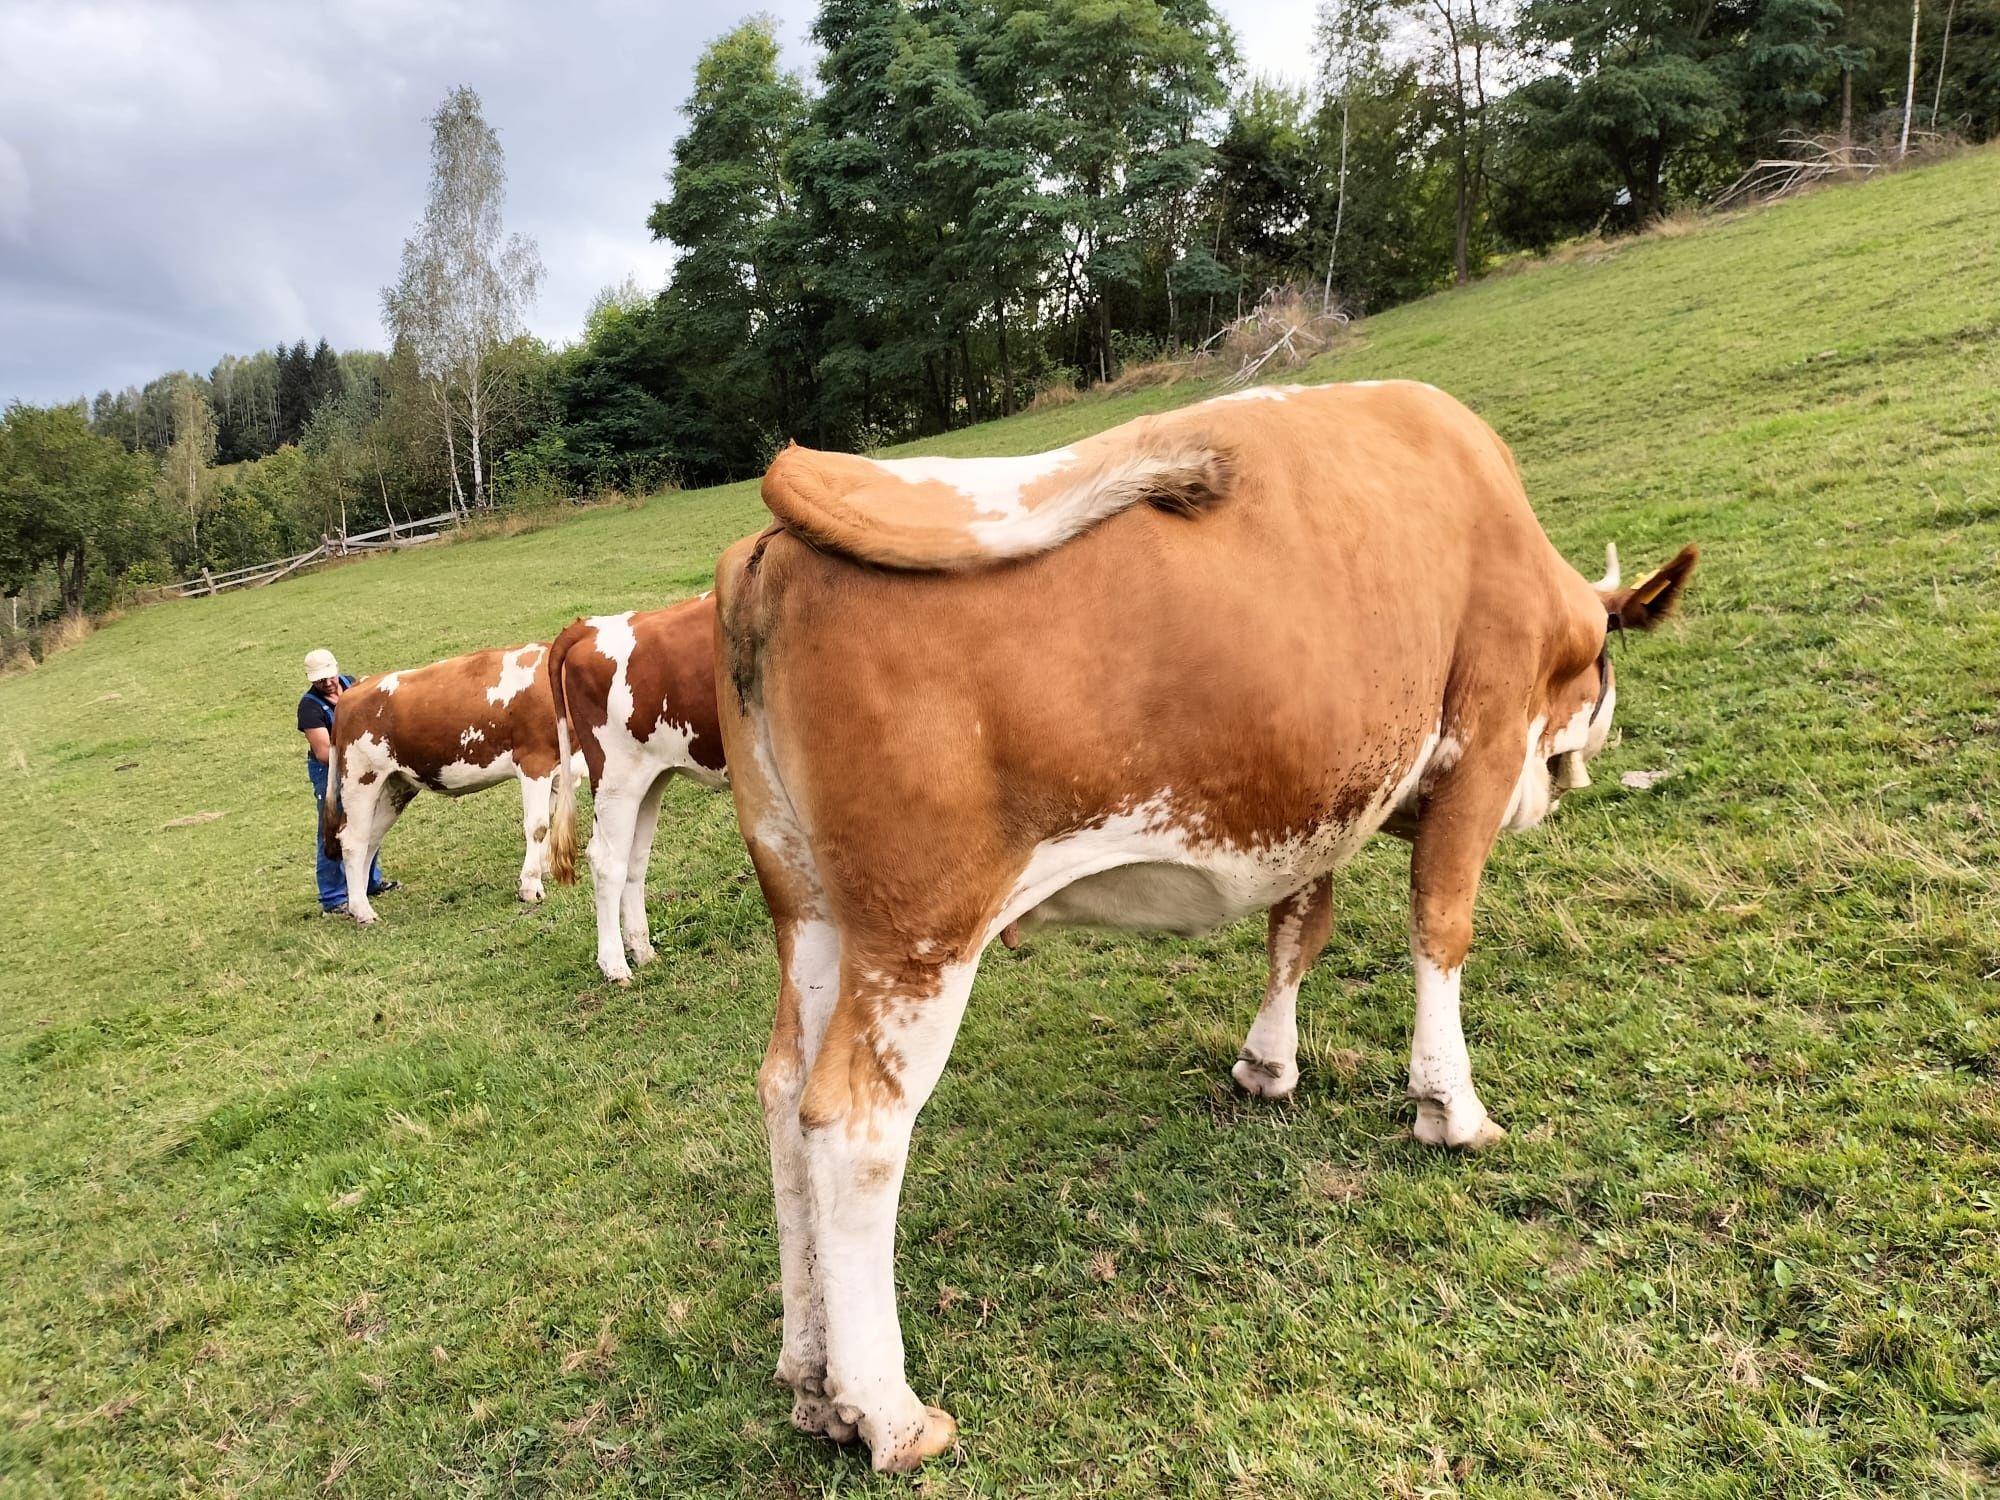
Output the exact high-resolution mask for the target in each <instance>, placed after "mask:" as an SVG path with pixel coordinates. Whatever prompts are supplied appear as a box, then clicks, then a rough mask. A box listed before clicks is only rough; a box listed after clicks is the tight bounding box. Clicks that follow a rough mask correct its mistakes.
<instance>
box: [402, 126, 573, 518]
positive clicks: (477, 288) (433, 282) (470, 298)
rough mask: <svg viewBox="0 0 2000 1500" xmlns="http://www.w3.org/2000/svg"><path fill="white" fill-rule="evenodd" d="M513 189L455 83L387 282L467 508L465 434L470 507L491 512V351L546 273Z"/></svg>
mask: <svg viewBox="0 0 2000 1500" xmlns="http://www.w3.org/2000/svg"><path fill="white" fill-rule="evenodd" d="M506 196H507V164H506V156H505V154H504V153H503V152H502V151H501V149H500V138H499V137H498V136H497V135H495V134H494V132H493V127H492V126H490V125H488V124H487V123H486V120H485V117H484V116H483V115H482V114H481V113H480V104H479V95H478V94H476V93H474V92H473V91H472V90H471V89H469V88H463V87H460V88H456V89H453V90H452V91H451V93H449V94H447V95H446V96H445V100H444V103H443V104H441V105H439V106H438V110H437V113H436V114H434V115H432V116H431V186H430V199H429V202H428V203H427V204H426V206H425V209H424V217H423V222H422V223H420V224H419V225H418V226H417V230H416V232H415V233H414V234H412V235H411V236H410V237H409V238H408V239H407V240H405V241H404V242H403V266H402V274H401V275H400V276H399V277H398V278H397V280H396V284H395V285H394V286H392V287H388V288H385V289H384V291H383V293H382V311H383V319H384V321H385V322H386V323H387V324H388V328H389V334H390V337H391V338H392V339H394V340H396V341H397V342H399V343H405V344H407V345H408V346H409V348H410V350H411V352H412V353H413V354H414V355H415V356H416V361H417V368H418V371H419V373H420V374H421V375H422V377H423V380H424V383H425V386H426V389H427V393H428V395H429V397H430V401H431V404H432V407H433V411H434V415H435V417H436V419H437V422H438V425H439V428H440V429H441V431H442V433H443V436H444V439H445V449H446V458H447V462H448V464H449V467H450V471H451V484H452V500H453V504H454V505H456V506H458V507H459V508H460V509H464V508H465V506H466V498H465V493H464V487H463V485H462V484H461V483H460V481H459V466H458V444H457V438H458V434H459V433H460V432H462V433H463V434H464V436H465V441H466V451H467V457H468V459H469V461H470V463H471V467H472V497H471V504H472V505H473V506H474V507H477V508H480V509H484V508H485V507H486V505H487V504H488V497H487V492H486V439H487V436H488V432H489V429H490V426H491V422H492V413H493V406H494V402H495V391H494V388H493V385H494V380H495V370H494V359H493V355H494V352H495V351H496V350H497V349H498V348H500V346H501V345H503V344H505V343H507V342H508V341H509V340H510V339H512V338H514V337H515V336H516V335H517V334H519V333H520V332H521V327H522V314H523V313H524V312H525V311H526V309H527V307H528V306H529V305H530V304H531V303H532V302H533V301H534V297H535V292H536V289H537V288H538V287H539V286H540V284H541V279H542V263H541V258H540V256H539V255H538V254H537V253H536V250H535V244H534V241H532V240H529V239H525V238H523V237H522V236H521V235H518V234H513V235H509V234H506V233H504V231H503V229H502V227H501V221H500V211H501V208H502V205H503V204H504V203H505V201H506Z"/></svg>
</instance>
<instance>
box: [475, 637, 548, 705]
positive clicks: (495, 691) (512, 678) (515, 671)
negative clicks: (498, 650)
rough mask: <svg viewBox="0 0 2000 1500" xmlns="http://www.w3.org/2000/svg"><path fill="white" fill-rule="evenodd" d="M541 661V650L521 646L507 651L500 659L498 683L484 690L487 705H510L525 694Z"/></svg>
mask: <svg viewBox="0 0 2000 1500" xmlns="http://www.w3.org/2000/svg"><path fill="white" fill-rule="evenodd" d="M541 659H542V648H541V647H540V646H538V645H536V646H523V647H521V648H520V649H519V650H516V651H509V652H508V653H507V654H506V655H505V656H503V657H501V658H500V681H499V682H498V683H497V684H495V685H494V686H493V687H490V688H488V689H487V690H486V701H487V702H488V703H510V702H512V701H513V700H514V699H515V698H517V697H518V696H520V694H522V693H523V692H525V691H526V690H527V689H528V687H529V686H530V685H531V684H532V683H533V682H534V680H535V667H536V666H537V665H538V664H539V663H540V661H541Z"/></svg>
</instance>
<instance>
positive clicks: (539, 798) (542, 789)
mask: <svg viewBox="0 0 2000 1500" xmlns="http://www.w3.org/2000/svg"><path fill="white" fill-rule="evenodd" d="M519 779H520V782H521V836H522V840H523V842H525V843H526V845H527V846H528V852H527V853H526V854H525V855H523V856H522V859H521V887H520V890H521V899H522V900H523V901H539V900H541V899H542V877H543V876H544V875H546V874H547V873H548V859H549V799H550V796H551V794H552V793H553V791H554V790H555V777H554V775H553V774H551V775H548V776H526V775H524V776H522V777H520V778H519Z"/></svg>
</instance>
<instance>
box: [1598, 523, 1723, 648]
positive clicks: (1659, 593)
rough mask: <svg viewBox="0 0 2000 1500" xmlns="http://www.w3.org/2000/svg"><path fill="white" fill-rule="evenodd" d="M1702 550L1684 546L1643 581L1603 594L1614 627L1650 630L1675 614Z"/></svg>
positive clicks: (1607, 612)
mask: <svg viewBox="0 0 2000 1500" xmlns="http://www.w3.org/2000/svg"><path fill="white" fill-rule="evenodd" d="M1699 556H1701V549H1700V548H1698V547H1696V546H1693V545H1692V544H1690V545H1688V546H1686V547H1683V548H1681V550H1680V552H1679V553H1678V554H1676V555H1675V557H1674V560H1673V561H1672V562H1670V563H1668V564H1667V565H1666V566H1665V567H1664V568H1661V569H1660V570H1659V571H1658V572H1657V573H1655V574H1653V575H1652V576H1651V577H1650V578H1647V579H1646V580H1645V581H1644V582H1642V583H1638V584H1635V585H1634V586H1633V587H1631V588H1629V589H1613V590H1608V591H1606V593H1605V595H1604V613H1605V615H1606V617H1607V618H1608V620H1609V621H1610V625H1611V628H1612V629H1613V630H1651V629H1652V628H1653V627H1654V626H1655V625H1657V624H1659V623H1660V621H1662V620H1664V619H1665V618H1666V617H1667V616H1668V615H1670V614H1672V613H1673V610H1674V606H1675V605H1676V604H1678V603H1680V598H1681V590H1683V589H1684V588H1686V587H1687V581H1688V578H1689V575H1691V574H1692V573H1693V572H1694V564H1695V559H1696V558H1698V557H1699Z"/></svg>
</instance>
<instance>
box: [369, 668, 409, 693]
mask: <svg viewBox="0 0 2000 1500" xmlns="http://www.w3.org/2000/svg"><path fill="white" fill-rule="evenodd" d="M402 676H403V674H402V673H401V672H391V673H390V674H389V675H388V676H387V677H384V678H383V679H382V680H381V681H380V682H378V683H376V684H375V688H376V691H377V692H380V693H383V694H385V695H386V694H389V693H393V692H395V691H396V684H397V683H398V682H400V681H401V680H402Z"/></svg>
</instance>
